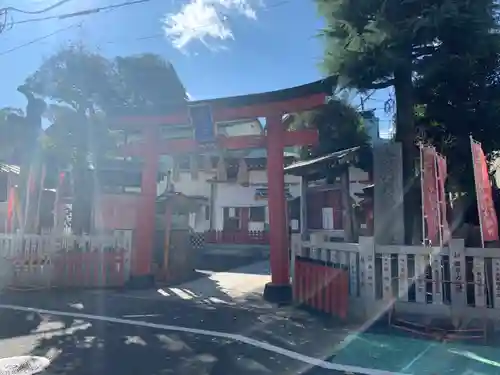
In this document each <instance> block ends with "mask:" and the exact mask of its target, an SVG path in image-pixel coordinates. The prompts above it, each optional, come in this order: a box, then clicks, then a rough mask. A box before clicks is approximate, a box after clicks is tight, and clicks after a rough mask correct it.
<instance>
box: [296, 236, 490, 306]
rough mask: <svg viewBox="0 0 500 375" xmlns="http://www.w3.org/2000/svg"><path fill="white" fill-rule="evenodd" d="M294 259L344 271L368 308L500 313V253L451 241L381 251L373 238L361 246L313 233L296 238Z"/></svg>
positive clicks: (363, 239)
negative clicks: (378, 304) (375, 304)
mask: <svg viewBox="0 0 500 375" xmlns="http://www.w3.org/2000/svg"><path fill="white" fill-rule="evenodd" d="M292 249H293V252H294V254H295V255H299V256H301V257H303V258H308V259H312V260H315V261H319V262H323V263H324V264H329V265H331V266H332V267H340V268H345V269H346V270H347V272H348V274H349V295H350V297H351V298H358V299H359V300H362V301H364V302H366V303H373V302H382V303H387V304H390V303H392V302H394V301H396V302H397V303H398V304H400V305H405V310H408V311H410V312H423V313H429V314H432V313H434V312H435V311H439V310H441V311H444V309H448V311H450V310H453V309H454V308H455V309H456V310H455V311H456V312H463V311H464V309H471V308H472V309H473V310H475V311H479V310H482V311H483V313H484V311H485V310H488V313H489V314H492V315H495V314H499V315H500V311H496V310H500V249H494V248H484V249H483V248H465V246H464V242H463V240H460V239H453V240H452V241H451V243H450V244H449V246H448V247H445V248H443V249H439V248H428V247H423V246H379V245H377V246H376V245H375V244H374V241H373V238H372V237H361V238H360V240H359V243H356V244H353V243H339V242H334V241H331V240H330V239H329V238H328V236H325V235H324V234H321V235H314V234H311V236H310V237H309V240H308V241H301V239H300V235H294V236H293V237H292Z"/></svg>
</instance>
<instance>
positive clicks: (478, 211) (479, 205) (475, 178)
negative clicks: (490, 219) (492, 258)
mask: <svg viewBox="0 0 500 375" xmlns="http://www.w3.org/2000/svg"><path fill="white" fill-rule="evenodd" d="M469 137H470V150H471V153H472V169H473V171H474V185H475V187H476V201H477V214H478V217H479V232H480V234H481V247H482V248H484V236H483V215H482V212H483V210H482V209H481V198H480V196H479V194H480V192H479V190H480V186H479V185H480V184H479V183H478V182H479V181H478V177H479V176H478V171H477V170H476V157H475V156H476V155H475V154H474V143H477V142H476V141H474V138H472V135H470V136H469ZM481 194H482V192H481Z"/></svg>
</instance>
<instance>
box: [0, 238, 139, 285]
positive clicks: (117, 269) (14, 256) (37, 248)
mask: <svg viewBox="0 0 500 375" xmlns="http://www.w3.org/2000/svg"><path fill="white" fill-rule="evenodd" d="M131 251H132V240H131V236H130V235H128V233H121V231H117V233H115V235H113V236H66V235H53V234H51V235H19V234H7V235H0V267H1V270H0V274H1V277H0V279H1V280H0V287H1V288H14V289H16V288H35V289H38V288H47V287H69V286H75V287H91V286H119V285H123V284H124V283H125V281H126V279H128V276H129V272H130V254H131Z"/></svg>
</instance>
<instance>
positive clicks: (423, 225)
mask: <svg viewBox="0 0 500 375" xmlns="http://www.w3.org/2000/svg"><path fill="white" fill-rule="evenodd" d="M419 149H420V194H421V198H420V200H421V205H420V206H421V216H422V242H423V245H424V246H427V240H426V238H425V210H424V154H423V148H422V142H420V143H419Z"/></svg>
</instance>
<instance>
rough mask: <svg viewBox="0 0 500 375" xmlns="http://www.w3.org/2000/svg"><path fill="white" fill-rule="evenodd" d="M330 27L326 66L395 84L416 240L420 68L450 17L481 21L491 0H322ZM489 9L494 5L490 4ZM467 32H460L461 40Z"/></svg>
mask: <svg viewBox="0 0 500 375" xmlns="http://www.w3.org/2000/svg"><path fill="white" fill-rule="evenodd" d="M317 3H318V7H319V11H320V13H321V14H322V15H323V16H324V17H325V19H326V22H327V26H326V28H325V30H323V35H324V37H325V40H326V50H325V61H324V65H325V68H326V69H327V71H328V72H329V73H330V74H335V75H338V76H339V77H341V80H340V81H341V82H345V85H346V86H352V87H356V88H359V89H363V90H367V89H380V88H386V87H391V86H392V87H393V88H394V91H395V96H396V140H397V141H399V142H401V143H402V146H403V179H404V185H405V187H407V188H410V187H413V189H411V190H410V192H409V193H407V194H406V195H405V199H404V205H405V230H406V233H405V241H406V242H411V240H412V229H413V216H414V215H415V214H416V213H417V212H418V208H417V202H418V201H417V200H416V193H418V189H415V188H416V184H415V182H416V181H417V179H415V156H416V148H415V146H414V140H415V126H414V122H415V118H414V104H415V100H414V86H413V80H414V78H415V76H416V73H418V72H419V71H425V70H426V69H425V68H424V66H423V64H426V63H427V57H428V56H433V55H434V54H435V53H436V51H437V50H438V48H439V46H440V45H441V43H442V41H441V39H440V37H441V36H442V34H441V33H440V31H441V30H442V28H443V27H446V25H448V24H449V23H450V22H454V23H455V24H457V25H462V28H463V25H465V24H467V23H481V22H482V21H483V20H482V19H480V18H478V14H479V13H478V12H473V11H469V10H471V9H479V8H480V7H484V6H485V3H489V4H491V3H492V1H491V0H490V1H487V0H481V1H468V0H438V1H431V0H404V1H401V0H372V1H364V0H355V1H352V0H317ZM488 8H491V6H490V7H488ZM462 36H463V34H462V31H460V32H458V33H456V34H455V36H454V37H455V38H457V42H459V39H461V37H462Z"/></svg>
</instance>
